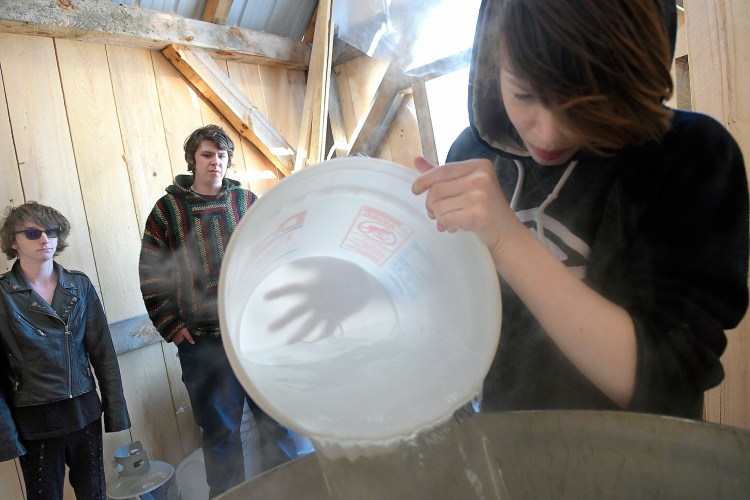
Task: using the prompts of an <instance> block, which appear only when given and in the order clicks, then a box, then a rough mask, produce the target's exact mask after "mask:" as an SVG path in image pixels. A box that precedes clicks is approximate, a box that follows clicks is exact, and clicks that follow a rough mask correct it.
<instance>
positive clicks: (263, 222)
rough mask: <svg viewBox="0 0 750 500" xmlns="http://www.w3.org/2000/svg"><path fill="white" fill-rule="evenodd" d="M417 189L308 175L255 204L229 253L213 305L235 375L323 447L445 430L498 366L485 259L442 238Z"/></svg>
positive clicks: (391, 174) (395, 176)
mask: <svg viewBox="0 0 750 500" xmlns="http://www.w3.org/2000/svg"><path fill="white" fill-rule="evenodd" d="M416 177H417V173H416V171H414V170H411V169H408V168H406V167H403V166H400V165H397V164H395V163H391V162H388V161H384V160H378V159H373V158H361V157H346V158H340V159H335V160H329V161H327V162H323V163H320V164H317V165H314V166H311V167H309V168H307V169H305V170H302V171H300V172H297V173H295V174H293V175H292V176H291V177H287V178H285V179H283V180H282V181H280V182H278V183H277V184H276V185H274V186H273V187H272V188H271V189H270V190H269V191H268V192H267V193H266V194H265V195H264V196H263V197H262V198H260V199H258V200H257V201H256V202H255V203H254V204H253V206H252V207H251V208H250V210H249V211H248V212H247V214H246V215H245V216H244V217H243V219H242V220H241V221H240V223H239V225H238V227H237V229H236V230H235V232H234V233H233V235H232V238H231V240H230V242H229V245H228V247H227V250H226V253H225V257H224V261H223V264H222V269H221V276H220V280H219V293H218V295H219V318H220V322H221V329H222V336H223V338H224V348H225V350H226V352H227V356H228V358H229V361H230V364H231V365H232V368H233V370H234V372H235V373H236V375H237V377H238V379H239V380H240V382H241V383H242V385H243V387H244V388H245V390H246V391H247V392H248V394H249V395H250V396H251V397H252V398H253V399H254V400H255V401H256V403H258V405H259V406H260V407H261V408H263V409H264V411H266V412H267V413H268V414H269V415H270V416H271V417H273V418H274V419H276V420H277V421H278V422H280V423H281V424H283V425H285V426H287V427H289V428H290V429H293V430H294V431H296V432H298V433H300V434H303V435H306V436H308V437H309V438H311V439H312V440H313V442H314V443H315V445H316V447H317V446H319V445H321V444H325V443H332V444H338V445H344V446H348V445H353V446H359V445H373V444H374V445H384V444H387V443H392V442H393V441H394V440H395V441H401V440H403V439H404V438H407V437H410V436H413V435H414V434H416V433H417V432H419V431H421V430H424V429H428V428H432V427H434V426H436V425H439V424H441V423H443V422H445V421H447V420H448V419H449V418H450V417H451V416H452V415H453V413H454V412H455V410H457V409H459V408H461V407H462V406H464V405H465V404H467V403H468V402H469V401H471V399H472V398H473V397H475V396H476V395H477V394H478V393H479V392H480V391H481V388H482V382H483V380H484V377H485V376H486V374H487V372H488V370H489V367H490V365H491V363H492V360H493V358H494V353H495V350H496V348H497V342H498V339H499V332H500V319H501V307H500V290H499V283H498V278H497V274H496V271H495V268H494V264H493V262H492V259H491V256H490V254H489V251H488V250H487V248H486V246H485V245H484V244H482V243H481V242H480V241H479V239H478V238H477V237H476V236H475V235H474V234H473V233H469V232H463V231H458V232H456V233H447V232H439V231H438V230H437V229H436V227H435V221H433V220H431V219H430V218H429V217H428V216H427V212H426V208H425V195H422V196H415V195H414V194H413V193H412V192H411V185H412V183H413V182H414V180H415V179H416ZM282 269H283V272H282ZM290 269H291V270H290ZM298 282H303V283H304V285H305V286H307V288H305V286H302V285H301V284H300V283H298ZM269 283H271V284H270V285H269ZM310 283H312V285H311V284H310ZM264 287H265V288H264ZM279 290H283V291H284V292H286V293H287V294H288V297H285V298H284V299H283V300H279V299H278V295H283V294H281V293H279ZM284 301H286V302H284ZM295 301H303V302H305V307H307V309H306V308H305V307H302V306H301V305H299V304H298V303H297V302H295ZM308 309H309V310H308ZM316 314H317V315H318V316H319V317H317V316H316ZM305 318H307V319H305ZM313 318H314V319H315V321H317V322H313ZM279 325H282V326H281V327H280V326H279ZM310 325H314V326H312V327H311V326H310ZM316 328H317V330H316Z"/></svg>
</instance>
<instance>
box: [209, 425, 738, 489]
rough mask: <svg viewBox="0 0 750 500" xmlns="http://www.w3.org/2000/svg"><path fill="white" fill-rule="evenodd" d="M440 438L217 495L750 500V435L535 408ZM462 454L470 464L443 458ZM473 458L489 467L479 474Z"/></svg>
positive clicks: (307, 462) (280, 473) (319, 464)
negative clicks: (385, 454) (735, 499)
mask: <svg viewBox="0 0 750 500" xmlns="http://www.w3.org/2000/svg"><path fill="white" fill-rule="evenodd" d="M436 432H439V433H440V434H439V436H438V437H439V439H437V440H436V439H435V436H434V435H433V436H432V438H430V437H429V433H428V436H427V439H422V438H419V440H420V441H422V444H420V445H419V446H411V448H412V449H413V450H415V451H414V452H413V453H412V454H411V455H410V453H411V452H410V451H404V450H402V449H400V450H397V451H396V452H393V453H391V454H390V455H389V456H386V457H380V458H374V459H357V460H355V461H354V462H347V461H345V460H344V461H343V462H342V461H338V463H337V464H336V465H335V466H333V467H331V464H330V463H328V461H327V460H326V459H325V457H322V456H320V455H321V454H320V453H318V454H313V455H308V456H306V457H302V458H300V459H297V460H294V461H292V462H289V463H287V464H285V465H282V466H280V467H277V468H276V469H272V470H271V471H269V472H267V473H265V474H263V475H262V476H259V477H257V478H256V479H254V480H252V481H250V482H247V483H244V484H242V485H240V486H238V487H237V488H235V489H234V490H231V491H229V492H227V493H225V494H224V495H223V496H221V497H220V498H221V499H222V500H235V499H244V498H306V499H315V498H319V499H330V498H346V497H349V498H357V499H361V498H387V499H392V498H450V499H454V498H502V499H507V498H511V499H518V498H522V499H528V498H554V499H563V498H571V499H589V498H606V499H611V498H614V499H617V498H623V499H625V498H627V499H633V498H648V499H654V498H675V499H689V498H696V499H708V498H711V499H734V498H749V497H750V431H746V430H742V429H737V428H733V427H728V426H721V425H715V424H709V423H705V422H697V421H692V420H686V419H677V418H671V417H663V416H656V415H642V414H634V413H625V412H597V411H532V412H507V413H490V414H480V415H476V416H474V417H472V418H469V419H467V420H465V421H463V422H460V423H455V422H454V423H452V427H451V426H449V427H446V428H442V429H438V430H436ZM437 441H441V444H440V445H439V446H432V444H434V443H435V442H437ZM456 453H458V454H460V455H461V456H462V457H465V458H466V459H467V461H466V465H461V464H460V463H458V465H457V462H456V461H455V458H454V457H449V456H447V455H455V454H456ZM443 455H445V457H444V456H443ZM419 457H421V459H420V458H419ZM415 458H416V459H415ZM443 458H445V460H443ZM477 460H481V461H484V463H485V464H484V466H485V467H486V470H485V471H479V474H478V475H477V474H475V473H476V472H477V464H478V463H479V462H478V461H477ZM480 468H481V467H480ZM323 471H326V475H327V479H324V475H323ZM331 472H333V474H332V475H331V474H330V473H331ZM424 477H428V478H429V482H425V481H423V478H424ZM326 483H327V484H326ZM415 485H416V486H415ZM415 492H417V493H415ZM415 495H416V496H415Z"/></svg>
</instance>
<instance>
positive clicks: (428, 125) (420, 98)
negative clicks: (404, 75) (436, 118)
mask: <svg viewBox="0 0 750 500" xmlns="http://www.w3.org/2000/svg"><path fill="white" fill-rule="evenodd" d="M411 91H412V92H411V93H412V97H414V108H415V109H416V112H417V125H419V139H420V141H421V142H422V155H423V156H424V157H425V158H427V159H428V160H430V161H431V162H432V163H434V164H435V165H437V164H438V155H437V146H436V145H435V132H434V131H433V128H432V114H431V113H430V103H429V101H428V99H427V87H426V85H425V83H424V82H421V81H420V82H414V83H413V84H412V85H411Z"/></svg>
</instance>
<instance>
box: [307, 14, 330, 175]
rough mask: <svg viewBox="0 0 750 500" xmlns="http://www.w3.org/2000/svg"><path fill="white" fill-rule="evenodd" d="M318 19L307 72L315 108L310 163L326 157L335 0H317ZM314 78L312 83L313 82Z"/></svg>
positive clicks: (313, 109) (312, 118)
mask: <svg viewBox="0 0 750 500" xmlns="http://www.w3.org/2000/svg"><path fill="white" fill-rule="evenodd" d="M317 11H318V15H317V18H316V20H315V36H314V38H313V49H312V50H313V52H312V55H311V56H310V70H309V71H308V74H307V82H308V86H307V89H308V90H310V89H311V88H312V98H313V101H312V112H311V116H310V122H311V130H310V158H309V162H310V163H319V162H321V161H323V160H324V159H325V154H326V150H325V149H326V132H327V130H328V92H329V89H330V83H329V82H330V80H331V60H332V57H331V56H332V55H333V25H332V23H333V0H320V1H319V2H318V9H317ZM311 82H312V86H310V83H311Z"/></svg>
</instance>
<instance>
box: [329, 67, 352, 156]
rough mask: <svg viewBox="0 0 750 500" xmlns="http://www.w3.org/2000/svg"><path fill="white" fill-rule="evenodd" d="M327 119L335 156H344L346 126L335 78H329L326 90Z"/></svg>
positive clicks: (347, 146)
mask: <svg viewBox="0 0 750 500" xmlns="http://www.w3.org/2000/svg"><path fill="white" fill-rule="evenodd" d="M328 119H329V120H330V122H331V135H333V146H334V148H335V151H336V157H341V156H346V154H347V153H348V152H349V145H348V141H347V138H346V127H345V126H344V113H343V111H342V110H341V97H340V96H339V85H338V83H337V82H336V78H333V77H332V78H331V81H330V90H329V92H328Z"/></svg>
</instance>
